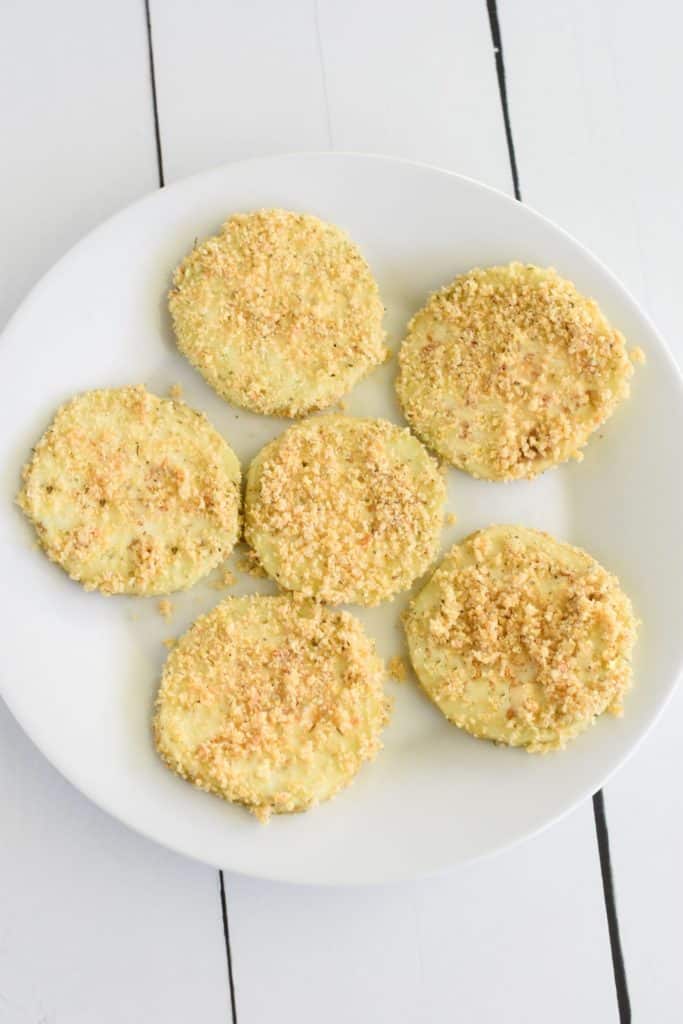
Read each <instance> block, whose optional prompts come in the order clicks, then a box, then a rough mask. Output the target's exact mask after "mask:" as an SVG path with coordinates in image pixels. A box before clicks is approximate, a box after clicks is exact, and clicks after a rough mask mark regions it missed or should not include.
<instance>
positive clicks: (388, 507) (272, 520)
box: [245, 415, 446, 605]
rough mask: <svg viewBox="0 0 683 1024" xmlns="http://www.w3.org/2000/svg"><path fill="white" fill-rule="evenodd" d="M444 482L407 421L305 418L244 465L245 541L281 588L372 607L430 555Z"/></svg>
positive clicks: (418, 571)
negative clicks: (406, 425)
mask: <svg viewBox="0 0 683 1024" xmlns="http://www.w3.org/2000/svg"><path fill="white" fill-rule="evenodd" d="M445 490H446V489H445V483H444V480H443V476H442V474H441V472H440V470H439V468H438V465H437V463H436V460H435V459H433V458H432V457H431V456H430V455H429V453H428V452H427V451H426V449H425V448H424V447H423V446H422V444H420V442H419V441H418V440H417V438H415V437H413V435H412V434H411V433H410V431H409V430H408V429H406V428H399V427H397V426H395V425H394V424H393V423H388V422H387V421H385V420H369V419H368V420H366V419H354V418H352V417H350V416H340V415H328V416H319V417H314V418H313V419H310V420H306V421H305V422H304V423H298V424H296V425H295V426H293V427H290V428H289V430H287V431H285V433H284V434H281V435H280V436H279V437H277V438H276V439H275V440H274V441H272V442H271V443H270V444H268V445H266V447H265V448H264V449H262V451H261V452H260V453H259V454H258V455H257V457H256V458H255V459H254V461H253V462H252V464H251V466H250V467H249V473H248V475H247V489H246V497H245V539H246V540H247V542H248V543H249V544H251V545H252V547H253V548H254V550H255V552H256V555H257V556H258V559H259V561H260V563H261V565H262V566H263V568H264V569H265V570H266V572H267V573H268V575H269V576H272V577H273V578H274V579H275V580H276V581H277V582H278V583H279V584H280V585H281V586H283V587H285V588H286V589H287V590H295V591H298V592H300V593H303V594H306V595H307V596H312V597H318V598H319V599H320V600H322V601H327V602H330V603H332V604H337V603H339V604H342V603H345V602H349V603H355V604H362V605H373V604H378V603H379V602H380V601H383V600H385V599H386V598H388V597H391V596H392V595H393V594H396V593H398V592H399V591H401V590H406V589H407V588H408V587H409V586H410V585H411V583H412V582H413V580H414V579H415V578H416V577H417V576H420V575H421V574H422V573H423V572H425V571H426V569H427V568H428V566H429V564H430V562H431V561H432V559H433V558H434V557H435V555H436V551H437V547H438V543H439V534H440V531H441V525H442V521H443V506H444V501H445Z"/></svg>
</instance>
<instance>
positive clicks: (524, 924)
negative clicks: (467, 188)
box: [0, 0, 683, 1024]
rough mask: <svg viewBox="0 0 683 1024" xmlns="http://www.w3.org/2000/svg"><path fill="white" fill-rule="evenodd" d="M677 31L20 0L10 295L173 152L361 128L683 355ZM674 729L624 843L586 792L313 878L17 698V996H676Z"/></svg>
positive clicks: (4, 1011) (670, 16)
mask: <svg viewBox="0 0 683 1024" xmlns="http://www.w3.org/2000/svg"><path fill="white" fill-rule="evenodd" d="M682 31H683V12H682V9H681V7H680V5H678V4H674V3H673V0H648V2H647V3H645V2H643V0H637V2H636V0H573V2H571V3H568V4H566V3H562V4H560V3H553V2H550V3H549V2H547V0H499V3H498V10H497V11H496V8H495V0H489V3H488V5H487V3H486V0H449V2H446V0H419V2H418V0H344V2H343V3H341V2H335V0H317V2H316V0H288V2H285V0H280V2H277V0H252V2H247V0H151V10H146V7H145V2H144V0H59V2H58V3H55V2H50V0H5V2H4V4H3V5H2V6H1V7H0V76H1V82H2V86H1V88H0V97H1V99H0V103H1V104H2V106H1V110H2V120H1V122H0V123H1V125H2V134H1V136H0V138H1V140H2V141H1V143H0V152H1V153H2V157H1V159H0V197H1V198H0V210H1V214H2V215H1V218H0V224H1V225H2V233H3V238H2V246H1V256H0V260H1V265H0V319H1V320H2V321H4V320H5V319H6V317H7V316H8V315H9V314H10V313H11V311H12V310H13V309H14V307H15V306H16V305H17V303H18V302H19V301H20V300H21V298H22V297H23V295H24V293H25V292H26V291H27V289H28V288H29V287H30V286H31V285H32V284H33V282H34V281H35V280H36V279H37V278H38V276H39V275H40V274H42V273H43V271H45V270H46V269H47V268H48V267H49V266H50V264H51V263H52V262H53V261H54V260H55V259H56V258H57V257H58V256H60V255H61V254H62V253H63V252H64V250H65V249H66V248H67V247H69V246H70V245H71V244H72V243H73V242H75V241H76V240H77V239H78V238H79V237H80V236H81V235H82V234H83V233H85V232H86V231H88V230H89V229H90V228H91V227H93V226H94V225H95V224H97V223H98V222H99V221H100V220H102V219H103V218H104V217H106V216H107V215H109V214H110V213H112V212H114V211H115V210H117V209H118V208H119V207H122V206H124V205H125V204H127V203H129V202H130V201H131V200H133V199H135V198H137V197H138V196H141V195H144V194H145V193H146V192H149V191H151V190H153V189H155V188H157V187H158V186H159V185H160V184H163V183H164V182H166V183H168V182H171V181H174V180H175V179H177V178H180V177H183V176H185V175H188V174H192V173H193V172H195V171H200V170H203V169H205V168H208V167H210V166H212V165H215V164H218V163H222V162H225V161H230V160H234V159H238V158H240V157H245V156H252V155H259V154H267V153H274V152H282V151H286V150H320V149H336V150H361V151H371V152H377V153H386V154H393V155H397V156H403V157H409V158H414V159H416V160H420V161H424V162H429V163H433V164H437V165H440V166H443V167H448V168H452V169H454V170H457V171H460V172H462V173H463V174H466V175H470V176H472V177H474V178H478V179H480V180H482V181H484V182H487V183H489V184H491V185H494V186H496V187H498V188H500V189H503V190H505V191H507V192H510V193H512V192H513V191H517V194H518V195H521V196H522V197H523V199H524V201H526V202H528V203H529V204H531V205H532V206H534V207H536V208H537V209H539V210H541V211H542V212H543V213H546V214H548V215H549V216H550V217H552V218H553V219H555V220H557V221H558V222H559V223H560V224H562V225H564V226H565V227H566V228H567V229H568V230H569V231H571V232H572V233H573V234H575V235H576V236H577V237H578V238H579V239H581V240H582V241H584V242H585V243H586V244H587V245H588V246H589V247H591V248H592V249H593V250H594V251H595V252H596V253H597V254H598V255H599V256H600V257H602V258H603V259H604V260H605V261H606V262H607V263H608V264H609V265H610V266H611V267H612V268H613V269H614V270H615V271H616V273H617V274H618V275H619V276H620V277H621V278H622V279H623V280H624V281H625V283H626V284H627V286H629V287H630V288H631V290H632V291H633V292H634V294H635V295H636V296H637V297H638V298H639V299H640V300H641V301H642V303H643V304H644V306H645V308H646V309H647V310H648V311H649V313H650V314H651V315H652V316H653V318H654V320H655V322H656V323H657V324H658V325H659V326H660V329H661V330H662V331H663V333H664V335H665V336H666V337H668V339H669V342H670V344H671V345H672V347H673V349H674V352H675V353H676V355H677V357H678V358H679V359H681V360H683V341H682V340H681V325H682V322H683V317H682V316H681V308H680V293H681V285H680V273H681V270H680V268H681V256H680V250H681V239H682V238H683V199H682V198H681V197H682V195H683V190H682V188H681V182H682V180H683V135H682V133H681V128H680V101H681V96H682V95H683V67H682V64H681V60H680V52H679V40H680V36H681V33H682ZM634 340H635V339H634ZM44 343H45V345H58V344H59V338H49V337H46V338H45V339H44ZM93 343H96V339H93ZM10 386H12V387H13V386H15V384H14V382H10ZM30 392H31V387H30V381H29V382H28V383H27V401H30ZM682 625H683V624H682ZM640 683H641V685H647V680H641V681H640ZM681 732H683V693H679V694H678V696H677V697H675V698H674V700H673V701H672V703H671V705H670V706H669V709H668V711H667V713H666V714H665V716H664V718H663V719H662V721H661V722H660V724H659V725H658V726H657V727H656V728H655V730H654V731H653V733H652V734H651V736H650V737H649V738H648V739H647V740H646V742H645V743H644V744H643V746H642V748H641V749H640V750H639V751H638V752H637V753H636V755H635V756H634V757H633V758H632V760H631V761H630V762H629V763H628V765H627V766H626V767H625V768H624V769H623V770H622V771H621V772H620V773H619V774H618V776H617V777H616V778H615V779H614V780H613V781H611V782H610V783H609V784H608V785H607V787H606V789H605V792H604V809H605V813H606V822H607V826H608V829H609V853H610V854H611V861H609V860H608V859H607V847H606V840H607V836H606V833H605V830H604V828H602V825H601V815H600V811H601V805H600V803H599V802H598V803H597V804H596V803H595V801H594V804H593V805H591V803H590V802H587V803H586V804H585V805H584V806H582V807H581V808H580V809H579V810H577V811H576V812H575V813H573V814H572V815H571V816H570V817H569V818H567V819H565V820H564V821H563V822H562V823H561V824H559V825H557V826H556V827H554V828H553V829H551V830H550V831H548V832H546V833H545V834H543V835H542V836H540V837H539V838H537V839H534V840H533V841H531V842H528V843H527V844H525V845H523V846H521V847H519V848H517V849H515V850H513V851H512V852H509V853H506V854H503V855H500V856H499V857H497V858H495V859H493V860H490V861H487V862H484V863H481V864H478V865H475V866H472V867H470V868H468V869H466V870H461V871H459V872H454V873H452V874H450V875H447V876H445V877H441V878H438V879H433V880H429V881H422V882H417V883H414V884H407V885H401V886H392V887H385V888H379V889H373V890H369V889H367V890H354V889H349V890H324V889H310V888H298V887H292V886H281V885H274V884H272V885H271V884H264V883H262V882H254V881H249V880H247V879H244V878H241V877H235V876H231V875H230V874H227V873H226V874H225V875H224V876H219V874H218V873H217V872H216V871H214V870H212V869H210V868H208V867H203V866H201V865H199V864H195V863H191V862H189V861H186V860H183V859H182V858H180V857H178V856H175V855H173V854H170V853H167V852H165V851H164V850H163V849H161V848H159V847H157V846H156V845H154V844H152V843H151V842H148V841H146V840H144V839H142V838H140V837H138V836H137V835H134V834H132V833H131V832H129V831H127V830H126V829H125V828H124V827H123V826H121V825H119V824H118V823H117V822H115V821H113V820H111V819H110V818H109V817H107V816H106V815H105V814H103V813H102V812H100V811H98V810H97V809H96V808H94V807H93V806H91V805H90V804H89V803H88V802H87V801H86V800H85V799H84V798H82V797H81V796H80V795H79V794H78V793H76V792H75V791H74V790H73V789H72V788H71V787H70V786H69V785H68V784H67V783H65V782H64V781H63V780H62V779H61V778H60V777H59V776H58V775H57V774H56V772H55V771H54V770H53V769H52V768H51V767H50V766H49V765H48V764H47V762H46V761H44V759H43V758H42V757H41V755H40V754H39V753H38V752H37V751H36V750H35V749H34V748H33V746H32V745H31V743H30V741H29V740H28V739H27V738H26V737H25V736H24V735H23V734H22V733H21V731H20V730H19V728H18V727H17V725H16V724H15V722H14V721H13V720H12V718H11V717H10V715H9V713H8V712H7V711H6V709H5V708H4V705H2V704H1V703H0V877H1V878H2V883H1V884H0V1024H48V1022H49V1024H86V1022H87V1024H94V1022H97V1024H122V1022H124V1024H127V1022H138V1021H141V1022H143V1021H144V1022H145V1024H156V1022H157V1021H158V1022H162V1021H163V1022H164V1024H180V1022H182V1024H186V1022H188V1021H190V1022H194V1021H201V1022H202V1024H214V1022H215V1024H218V1022H221V1024H224V1022H229V1021H231V1020H234V1021H239V1022H240V1024H261V1022H267V1021H271V1020H273V1021H274V1020H277V1021H282V1022H284V1024H288V1022H290V1021H291V1022H296V1024H314V1022H316V1024H317V1022H318V1021H325V1024H346V1022H349V1021H354V1022H358V1024H366V1022H372V1024H374V1022H384V1021H387V1022H391V1024H417V1022H420V1024H422V1022H431V1021H434V1022H441V1021H451V1020H453V1021H456V1020H457V1021H462V1022H464V1024H488V1022H494V1021H496V1022H497V1021H506V1022H512V1024H564V1022H567V1024H570V1022H571V1024H574V1022H576V1021H586V1022H588V1024H593V1022H596V1024H603V1022H605V1024H608V1022H615V1021H627V1020H630V1019H631V1012H632V1015H633V1019H634V1020H635V1021H638V1022H644V1024H669V1022H670V1024H679V1022H680V1021H681V1020H683V1009H682V1005H683V971H682V970H681V964H680V960H681V941H680V926H679V923H680V920H681V916H682V912H683V899H682V896H681V882H680V877H681V868H680V865H681V863H682V862H683V796H682V793H683V789H682V787H681V770H682V768H683V751H682V750H681V743H680V739H679V737H680V735H681ZM596 823H597V826H596ZM601 855H602V856H601ZM622 953H623V962H622ZM629 1002H630V1009H629Z"/></svg>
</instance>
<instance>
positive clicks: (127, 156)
mask: <svg viewBox="0 0 683 1024" xmlns="http://www.w3.org/2000/svg"><path fill="white" fill-rule="evenodd" d="M0 96H2V97H3V117H2V130H3V136H2V164H1V166H0V173H1V175H2V200H1V203H2V227H3V242H4V244H3V246H2V251H1V252H0V282H2V283H1V284H0V325H1V324H4V321H5V319H6V318H7V316H9V314H10V313H11V312H12V310H13V309H14V307H15V306H16V305H17V304H18V302H19V300H20V299H21V298H22V297H23V295H24V293H25V292H26V291H27V289H28V288H29V287H30V286H31V285H32V284H33V283H34V282H35V281H36V279H37V278H38V277H39V276H40V275H41V274H42V273H43V272H44V271H46V270H47V269H48V268H49V267H50V266H51V265H52V264H53V263H54V262H55V260H57V259H58V258H59V256H61V255H62V254H63V253H64V252H65V251H66V249H68V248H69V247H70V246H71V245H73V244H74V242H76V241H78V239H79V238H80V237H81V236H82V235H83V234H85V233H86V232H87V231H89V230H90V229H91V228H93V227H95V225H96V224H98V223H99V222H100V221H102V220H104V219H105V218H106V217H108V216H109V215H110V214H112V213H115V212H116V211H117V210H118V209H119V208H120V207H122V206H125V205H126V204H127V203H129V202H131V201H132V200H133V199H136V198H137V197H138V196H140V195H143V194H144V193H145V192H148V191H150V190H151V189H153V188H155V187H156V185H157V175H156V163H155V158H154V134H153V131H154V129H153V122H152V114H151V104H150V101H149V75H148V67H147V51H146V36H145V23H144V8H143V7H142V5H141V4H140V3H138V2H136V0H123V2H121V3H116V4H102V3H99V4H96V3H88V2H86V0H65V2H64V3H59V4H40V5H35V4H30V3H24V2H22V0H10V2H9V3H6V4H4V5H3V26H2V31H1V32H0ZM46 343H49V339H46Z"/></svg>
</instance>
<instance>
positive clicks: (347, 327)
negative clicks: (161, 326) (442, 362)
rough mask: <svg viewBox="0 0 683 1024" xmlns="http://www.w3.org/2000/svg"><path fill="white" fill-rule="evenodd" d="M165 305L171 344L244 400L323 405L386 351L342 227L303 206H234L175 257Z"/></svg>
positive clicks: (378, 317)
mask: <svg viewBox="0 0 683 1024" xmlns="http://www.w3.org/2000/svg"><path fill="white" fill-rule="evenodd" d="M169 308H170V311H171V316H172V318H173V325H174V328H175V332H176V337H177V340H178V347H179V349H180V351H181V352H183V353H184V355H186V356H187V358H188V359H189V360H190V362H191V363H192V364H193V366H195V367H196V368H197V369H198V370H199V371H200V373H202V374H203V375H204V377H205V378H206V380H207V381H208V382H209V384H210V385H211V387H213V388H215V390H216V391H217V392H218V393H219V395H222V396H223V397H224V398H226V399H227V400H228V401H229V402H234V403H235V404H236V405H240V406H243V407H245V408H247V409H252V410H253V411H254V412H259V413H266V414H275V415H279V416H301V415H303V414H304V413H307V412H312V411H314V410H316V409H323V408H326V407H328V406H330V405H333V404H334V403H335V402H338V401H339V399H340V398H341V397H342V395H344V394H346V393H347V392H348V391H350V390H351V388H352V387H353V386H354V384H356V383H357V381H359V380H360V379H361V377H364V376H365V375H366V374H367V373H368V372H369V371H370V370H371V369H372V368H373V367H375V366H378V365H379V364H380V363H381V362H382V361H383V359H384V357H385V351H386V350H385V346H384V337H385V333H384V330H383V329H382V316H383V314H384V308H383V306H382V302H381V300H380V297H379V292H378V290H377V285H376V283H375V280H374V278H373V277H372V274H371V273H370V269H369V267H368V265H367V263H366V262H365V260H364V259H363V257H362V256H361V254H360V252H359V251H358V249H357V248H356V246H355V245H354V244H353V242H352V241H351V240H350V239H349V238H348V237H347V235H346V234H345V233H344V232H343V231H341V230H340V229H339V228H337V227H335V226H334V225H333V224H326V223H325V222H324V221H321V220H318V219H317V217H311V216H308V215H305V214H300V213H290V212H288V211H286V210H259V211H258V212H255V213H240V214H235V216H233V217H231V218H230V219H229V220H228V221H227V222H226V223H225V224H224V225H223V228H222V230H221V232H220V234H218V235H216V236H214V237H213V238H209V239H207V240H206V241H204V242H201V243H200V244H199V245H197V246H196V247H195V248H194V249H193V250H192V252H191V253H190V254H189V256H187V257H186V258H185V259H184V260H183V262H182V263H181V264H180V266H179V267H178V269H177V270H176V272H175V275H174V278H173V288H172V290H171V292H170V295H169Z"/></svg>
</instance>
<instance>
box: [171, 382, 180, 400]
mask: <svg viewBox="0 0 683 1024" xmlns="http://www.w3.org/2000/svg"><path fill="white" fill-rule="evenodd" d="M168 394H169V397H170V398H172V399H173V401H174V402H180V401H182V398H183V387H182V384H171V386H170V388H169V389H168Z"/></svg>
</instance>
